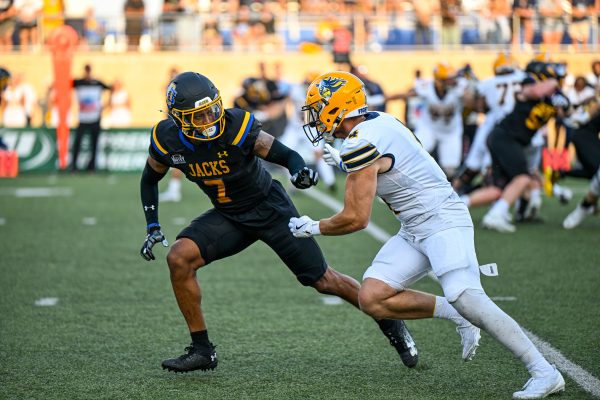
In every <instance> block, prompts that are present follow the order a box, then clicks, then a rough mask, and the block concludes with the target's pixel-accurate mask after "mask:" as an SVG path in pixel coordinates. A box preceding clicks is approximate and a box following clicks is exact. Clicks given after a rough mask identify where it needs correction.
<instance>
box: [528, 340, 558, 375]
mask: <svg viewBox="0 0 600 400" xmlns="http://www.w3.org/2000/svg"><path fill="white" fill-rule="evenodd" d="M521 361H522V362H523V364H525V367H526V368H527V371H529V373H530V374H531V376H533V377H534V378H535V377H540V376H545V375H549V374H551V373H552V371H554V368H553V367H552V365H551V364H550V363H549V362H548V361H547V360H546V359H545V358H544V356H543V355H542V354H541V353H540V352H539V351H538V349H536V348H535V346H531V347H530V348H529V350H527V351H526V352H525V354H523V355H522V356H521Z"/></svg>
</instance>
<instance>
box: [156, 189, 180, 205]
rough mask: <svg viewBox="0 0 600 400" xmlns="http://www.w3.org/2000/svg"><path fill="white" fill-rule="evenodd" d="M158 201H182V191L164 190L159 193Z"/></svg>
mask: <svg viewBox="0 0 600 400" xmlns="http://www.w3.org/2000/svg"><path fill="white" fill-rule="evenodd" d="M158 201H160V202H163V203H165V202H173V203H178V202H180V201H181V192H175V191H172V190H167V191H166V192H162V193H160V194H159V195H158Z"/></svg>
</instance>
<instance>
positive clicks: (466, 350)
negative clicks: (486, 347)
mask: <svg viewBox="0 0 600 400" xmlns="http://www.w3.org/2000/svg"><path fill="white" fill-rule="evenodd" d="M456 332H458V334H459V335H460V344H462V346H463V352H462V359H463V361H465V362H467V361H471V360H472V359H473V357H475V352H476V351H477V348H478V347H479V339H481V329H479V328H478V327H476V326H475V325H472V324H469V325H466V326H457V327H456Z"/></svg>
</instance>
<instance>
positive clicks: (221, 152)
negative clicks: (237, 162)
mask: <svg viewBox="0 0 600 400" xmlns="http://www.w3.org/2000/svg"><path fill="white" fill-rule="evenodd" d="M217 155H218V156H219V158H223V157H229V154H227V152H226V151H219V152H218V153H217Z"/></svg>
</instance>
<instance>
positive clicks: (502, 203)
mask: <svg viewBox="0 0 600 400" xmlns="http://www.w3.org/2000/svg"><path fill="white" fill-rule="evenodd" d="M509 207H510V204H508V203H507V202H506V200H504V199H500V200H498V201H496V202H495V203H494V205H493V206H492V208H491V209H490V211H489V212H490V214H501V215H505V214H506V213H508V208H509Z"/></svg>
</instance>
